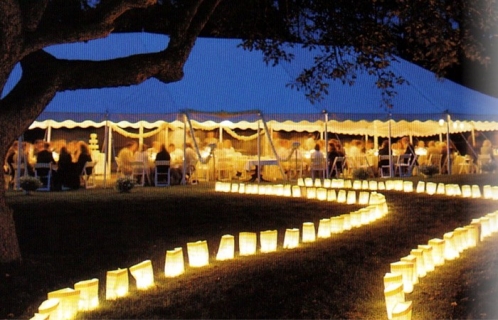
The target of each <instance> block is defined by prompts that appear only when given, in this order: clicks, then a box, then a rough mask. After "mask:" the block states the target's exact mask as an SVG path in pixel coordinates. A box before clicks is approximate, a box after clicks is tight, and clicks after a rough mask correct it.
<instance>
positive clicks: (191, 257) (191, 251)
mask: <svg viewBox="0 0 498 320" xmlns="http://www.w3.org/2000/svg"><path fill="white" fill-rule="evenodd" d="M187 254H188V262H189V265H190V266H191V267H193V268H199V267H204V266H207V265H209V251H208V245H207V241H206V240H199V241H196V242H187Z"/></svg>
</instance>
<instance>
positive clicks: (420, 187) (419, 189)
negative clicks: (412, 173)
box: [417, 181, 425, 193]
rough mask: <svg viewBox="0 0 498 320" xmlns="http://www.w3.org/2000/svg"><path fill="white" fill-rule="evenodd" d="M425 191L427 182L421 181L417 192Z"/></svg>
mask: <svg viewBox="0 0 498 320" xmlns="http://www.w3.org/2000/svg"><path fill="white" fill-rule="evenodd" d="M424 191H425V182H424V181H419V182H418V183H417V193H423V192H424Z"/></svg>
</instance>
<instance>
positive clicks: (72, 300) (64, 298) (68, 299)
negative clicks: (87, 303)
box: [47, 288, 80, 319]
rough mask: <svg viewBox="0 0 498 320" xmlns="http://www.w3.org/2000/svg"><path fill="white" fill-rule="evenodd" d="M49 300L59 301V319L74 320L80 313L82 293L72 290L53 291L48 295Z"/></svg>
mask: <svg viewBox="0 0 498 320" xmlns="http://www.w3.org/2000/svg"><path fill="white" fill-rule="evenodd" d="M47 298H48V299H59V307H58V308H57V312H58V318H59V319H72V318H74V316H76V314H77V313H78V306H79V302H80V291H79V290H74V289H71V288H65V289H60V290H56V291H51V292H49V293H48V295H47Z"/></svg>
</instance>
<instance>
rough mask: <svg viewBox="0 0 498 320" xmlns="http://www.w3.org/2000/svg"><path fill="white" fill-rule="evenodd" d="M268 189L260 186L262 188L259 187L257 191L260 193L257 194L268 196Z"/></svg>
mask: <svg viewBox="0 0 498 320" xmlns="http://www.w3.org/2000/svg"><path fill="white" fill-rule="evenodd" d="M266 188H267V186H265V185H260V186H258V189H257V190H258V191H257V192H256V193H257V194H259V195H265V194H266Z"/></svg>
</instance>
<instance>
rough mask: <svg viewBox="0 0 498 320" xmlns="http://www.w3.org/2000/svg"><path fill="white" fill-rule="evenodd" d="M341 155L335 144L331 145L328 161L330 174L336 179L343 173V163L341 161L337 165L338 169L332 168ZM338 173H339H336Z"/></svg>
mask: <svg viewBox="0 0 498 320" xmlns="http://www.w3.org/2000/svg"><path fill="white" fill-rule="evenodd" d="M340 156H341V155H340V154H339V153H338V152H337V149H336V147H335V144H334V143H329V150H328V154H327V160H328V164H327V165H328V172H329V174H330V176H331V177H333V178H335V177H338V176H339V175H340V174H341V173H342V172H341V169H342V163H340V162H339V161H338V162H337V163H336V167H335V168H333V167H332V166H333V165H334V161H335V159H336V158H337V157H340ZM336 171H337V172H336Z"/></svg>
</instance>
